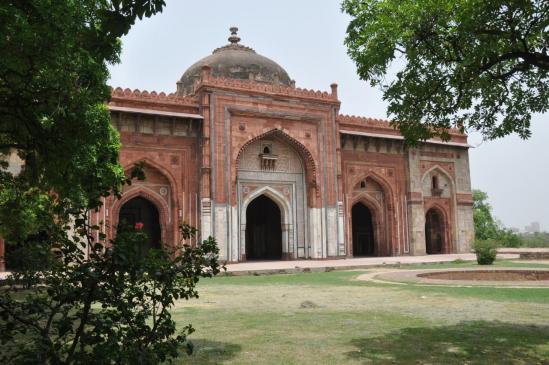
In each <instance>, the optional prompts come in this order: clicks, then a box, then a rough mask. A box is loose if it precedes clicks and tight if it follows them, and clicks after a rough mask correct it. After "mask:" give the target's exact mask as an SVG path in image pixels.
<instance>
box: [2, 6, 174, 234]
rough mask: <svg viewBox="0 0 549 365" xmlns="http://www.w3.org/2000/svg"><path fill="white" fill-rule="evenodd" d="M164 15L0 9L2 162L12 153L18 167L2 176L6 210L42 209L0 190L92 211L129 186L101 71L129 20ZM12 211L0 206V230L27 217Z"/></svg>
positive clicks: (115, 9) (131, 9) (141, 9)
mask: <svg viewBox="0 0 549 365" xmlns="http://www.w3.org/2000/svg"><path fill="white" fill-rule="evenodd" d="M163 6H164V1H163V0H136V1H126V0H115V1H103V0H80V1H56V2H52V1H49V0H20V1H7V2H2V3H1V4H0V50H1V54H2V57H0V154H2V153H4V154H6V153H17V154H18V155H19V157H20V158H21V159H22V160H23V163H24V168H23V171H22V172H21V173H20V174H19V176H17V177H14V176H12V174H10V173H9V172H7V171H5V170H2V169H0V171H1V173H0V183H1V184H0V196H1V197H2V198H3V199H6V195H9V194H11V197H10V199H11V200H10V202H9V204H16V205H17V204H19V205H24V204H26V203H29V204H31V205H33V204H34V205H36V204H38V203H37V202H34V203H33V202H28V201H23V200H21V199H19V195H17V194H13V193H11V192H9V191H8V192H6V191H5V190H4V188H6V189H11V190H13V186H14V185H17V189H18V192H20V193H21V194H23V195H25V194H26V195H27V196H26V198H27V199H29V198H30V197H31V196H32V195H33V192H32V191H33V189H34V188H38V189H39V190H40V191H42V192H51V191H55V193H56V195H57V198H58V199H57V203H58V204H59V205H62V209H61V210H70V209H77V210H78V209H82V208H94V207H97V206H98V205H100V197H101V196H104V195H105V194H108V192H110V191H111V190H113V189H114V191H115V192H117V191H118V190H119V188H120V186H121V184H122V183H123V182H124V179H125V177H124V174H123V171H122V168H121V167H120V165H119V164H118V152H119V148H120V143H119V139H118V133H117V132H116V131H115V130H114V129H113V128H112V127H111V125H110V117H109V112H108V110H107V108H106V106H105V105H104V103H105V101H106V100H108V99H109V97H110V91H109V87H108V86H107V83H106V82H107V79H108V75H109V74H108V69H107V63H109V62H110V63H114V62H118V59H119V53H120V39H119V37H120V36H122V35H124V34H126V33H127V32H128V31H129V29H130V27H131V25H133V24H134V22H135V20H136V19H137V18H140V19H141V18H142V17H143V16H151V15H152V14H154V13H157V12H159V11H161V10H162V8H163ZM29 193H30V195H29ZM9 204H8V205H9ZM8 205H4V204H2V205H0V209H2V210H4V215H0V218H2V220H1V221H0V227H2V229H6V227H9V224H8V223H10V224H11V223H13V221H14V220H17V221H25V215H28V214H29V212H28V209H18V210H11V211H10V210H8ZM31 210H32V208H31ZM6 212H8V213H6ZM9 213H11V215H12V216H11V217H10V216H9ZM5 215H8V219H7V220H6V218H5ZM13 215H18V216H19V217H16V216H13ZM1 234H6V232H1Z"/></svg>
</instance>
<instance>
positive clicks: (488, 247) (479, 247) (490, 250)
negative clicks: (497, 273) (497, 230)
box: [473, 239, 498, 265]
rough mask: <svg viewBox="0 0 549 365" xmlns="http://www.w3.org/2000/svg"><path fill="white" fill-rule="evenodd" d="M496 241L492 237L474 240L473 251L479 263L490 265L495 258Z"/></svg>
mask: <svg viewBox="0 0 549 365" xmlns="http://www.w3.org/2000/svg"><path fill="white" fill-rule="evenodd" d="M497 248H498V242H497V241H495V240H493V239H488V240H476V241H475V243H474V244H473V251H474V252H475V254H476V255H477V262H478V264H479V265H492V263H493V262H494V261H495V260H496V255H497Z"/></svg>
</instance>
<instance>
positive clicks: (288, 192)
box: [0, 29, 474, 262]
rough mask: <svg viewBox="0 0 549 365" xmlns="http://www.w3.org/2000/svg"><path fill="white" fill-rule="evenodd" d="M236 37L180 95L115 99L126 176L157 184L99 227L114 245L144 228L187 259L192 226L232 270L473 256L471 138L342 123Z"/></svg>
mask: <svg viewBox="0 0 549 365" xmlns="http://www.w3.org/2000/svg"><path fill="white" fill-rule="evenodd" d="M231 30H232V35H231V37H230V38H229V41H230V43H229V44H228V45H226V46H224V47H221V48H218V49H216V50H214V52H213V53H212V54H211V55H210V56H208V57H205V58H203V59H202V60H200V61H198V62H196V63H195V64H194V65H192V66H191V67H189V68H188V69H187V71H185V73H184V74H183V76H182V77H181V79H180V80H179V81H178V82H177V91H176V92H175V93H173V94H169V95H166V94H164V93H155V92H150V93H149V92H147V91H139V90H134V91H131V90H129V89H126V90H123V89H120V88H117V89H115V90H113V92H112V100H111V102H110V103H109V108H110V110H111V115H112V123H113V125H114V126H115V127H116V128H117V129H118V131H119V132H120V136H121V140H122V145H123V147H122V151H121V154H120V162H121V164H122V165H123V166H124V167H125V168H127V169H130V168H131V167H132V166H133V165H134V164H135V163H136V162H139V161H144V163H145V172H146V176H147V178H146V180H145V181H143V182H137V183H134V184H133V185H132V186H130V187H128V188H127V189H126V191H125V192H124V194H123V197H122V199H120V200H117V199H114V198H109V199H107V200H106V201H105V205H104V208H103V209H102V210H101V211H100V212H99V213H97V214H95V215H94V216H93V217H92V220H93V222H92V223H97V224H100V225H102V226H103V228H104V229H105V230H106V231H107V233H108V234H110V235H111V236H112V235H113V234H114V230H115V227H116V226H117V224H118V223H119V222H120V221H121V220H125V221H127V222H129V223H132V222H136V221H141V222H144V224H145V229H146V231H147V232H148V233H149V235H150V236H151V237H152V238H151V240H152V242H160V241H161V242H163V243H164V244H167V245H177V244H179V243H180V237H179V232H178V225H179V223H180V222H182V221H186V222H188V223H190V224H191V225H194V226H196V227H198V228H200V232H201V235H202V237H203V238H204V237H207V236H209V235H213V236H215V237H216V239H217V241H218V243H219V246H220V252H221V259H222V260H227V261H230V262H238V261H246V260H252V259H282V260H292V259H323V258H343V257H353V256H394V255H396V256H398V255H422V254H425V253H427V254H436V253H455V252H465V251H468V250H469V247H470V242H471V240H472V239H473V235H474V232H473V219H472V195H471V186H470V176H469V158H468V147H469V146H468V144H467V137H466V136H465V135H462V134H458V133H453V134H452V139H451V142H448V143H443V142H440V141H435V140H433V141H427V142H425V143H423V144H421V145H420V146H418V147H415V148H407V147H405V146H404V144H403V138H402V136H401V135H399V133H398V131H396V130H394V129H393V128H392V127H390V126H389V124H388V122H386V121H383V120H376V119H370V118H363V117H355V116H346V115H341V114H339V107H340V103H341V102H340V100H339V99H338V95H337V85H336V84H332V85H331V90H330V92H320V91H312V90H307V89H300V88H296V87H295V82H294V81H293V80H292V79H290V77H289V76H288V74H287V72H286V71H285V70H284V69H283V68H282V67H281V66H279V65H278V64H277V63H275V62H274V61H272V60H270V59H268V58H266V57H263V56H261V55H259V54H257V53H256V52H255V51H254V50H253V49H251V48H249V47H246V46H243V45H241V44H240V43H239V42H240V38H239V37H238V36H237V35H236V29H231ZM0 249H1V248H0ZM0 254H1V253H0Z"/></svg>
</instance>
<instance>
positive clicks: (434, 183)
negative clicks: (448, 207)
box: [431, 175, 438, 189]
mask: <svg viewBox="0 0 549 365" xmlns="http://www.w3.org/2000/svg"><path fill="white" fill-rule="evenodd" d="M431 187H432V188H433V189H438V176H437V175H433V177H432V178H431Z"/></svg>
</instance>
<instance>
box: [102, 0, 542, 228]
mask: <svg viewBox="0 0 549 365" xmlns="http://www.w3.org/2000/svg"><path fill="white" fill-rule="evenodd" d="M339 4H340V2H339V1H333V0H330V1H327V0H324V1H318V0H299V1H297V0H292V1H288V0H278V1H257V0H231V1H226V0H225V1H223V0H209V1H187V0H171V1H170V0H168V1H167V6H166V8H165V9H164V12H163V13H162V14H159V15H156V16H154V17H153V18H150V19H145V20H143V21H141V22H138V23H137V24H136V25H135V26H134V27H133V28H132V30H131V31H130V34H129V35H128V36H127V37H125V38H124V39H123V52H122V59H121V63H120V64H118V65H116V66H114V67H112V68H111V74H112V75H111V81H110V83H111V85H112V86H113V87H117V86H121V87H123V88H126V87H129V88H131V89H135V88H138V89H140V90H144V89H145V90H149V91H151V90H156V91H164V92H173V91H175V83H176V81H177V80H178V79H179V78H180V77H181V75H182V73H183V72H184V71H185V70H186V69H187V67H189V66H190V65H191V64H193V63H194V62H196V61H197V60H199V59H200V58H202V57H205V56H207V55H209V54H211V52H212V51H213V50H214V49H215V48H217V47H220V46H223V45H225V44H227V43H228V42H227V37H228V36H229V30H228V28H229V27H230V26H233V25H234V26H237V27H239V29H240V31H239V36H240V37H241V38H242V41H241V43H242V44H244V45H247V46H249V47H252V48H254V49H255V50H256V51H257V52H258V53H260V54H262V55H264V56H267V57H269V58H272V59H273V60H275V61H276V62H278V63H279V64H280V65H281V66H282V67H284V68H285V69H286V71H288V73H289V74H290V77H291V78H293V79H295V80H296V84H297V86H298V87H304V88H308V89H311V88H312V89H319V90H324V91H329V89H330V87H329V85H330V84H331V83H332V82H336V83H338V84H339V89H338V94H339V98H340V100H341V102H342V103H341V113H344V114H356V115H362V116H367V117H375V118H386V111H385V108H386V104H385V103H384V102H383V100H382V94H381V92H380V91H379V90H377V89H374V88H372V87H370V86H369V85H368V84H367V83H365V82H363V81H361V80H359V78H358V76H357V75H356V70H355V66H354V64H353V63H352V61H351V60H350V59H349V57H348V56H347V53H346V48H345V46H344V44H343V40H344V37H345V29H346V27H347V23H348V21H349V18H348V17H347V16H346V15H344V14H342V13H341V11H340V5H339ZM547 119H548V116H547V115H539V116H535V118H534V122H533V126H532V130H533V137H532V138H531V139H530V140H527V141H522V140H520V139H519V138H517V137H514V136H510V137H507V138H504V139H501V140H498V141H490V142H484V143H482V144H480V146H478V147H477V148H473V149H471V150H470V160H471V176H472V185H473V187H474V188H478V189H481V190H484V191H486V192H488V194H489V197H490V201H491V203H492V206H493V208H494V213H495V216H496V217H497V218H499V219H501V220H502V221H503V222H504V223H505V225H507V226H510V227H516V228H519V229H521V230H522V229H524V226H525V225H527V224H529V223H530V222H532V221H539V222H540V223H541V226H542V229H545V230H549V123H548V122H547ZM469 141H470V143H471V144H472V145H478V144H479V143H480V141H481V140H480V138H479V137H478V136H475V135H471V136H470V138H469Z"/></svg>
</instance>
